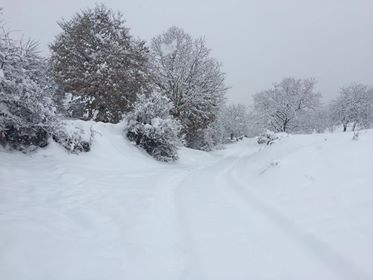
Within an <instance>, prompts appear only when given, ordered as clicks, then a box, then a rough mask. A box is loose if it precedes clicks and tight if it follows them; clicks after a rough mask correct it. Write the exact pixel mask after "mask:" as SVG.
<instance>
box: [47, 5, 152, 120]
mask: <svg viewBox="0 0 373 280" xmlns="http://www.w3.org/2000/svg"><path fill="white" fill-rule="evenodd" d="M59 25H60V27H61V28H62V33H60V34H59V35H58V36H57V37H56V39H55V42H54V43H53V44H51V45H50V48H51V50H52V62H53V74H54V77H55V79H56V82H57V84H58V85H59V86H60V88H61V91H62V92H63V93H69V95H68V98H69V99H68V103H69V110H70V111H72V114H73V116H74V117H78V118H81V119H94V120H97V121H103V122H114V123H115V122H118V121H119V120H121V119H122V115H123V113H125V112H128V111H129V110H130V109H131V107H132V105H133V103H134V102H135V100H136V96H137V95H138V94H140V93H143V92H146V91H147V90H148V87H149V75H148V68H147V63H148V60H147V57H148V49H147V48H146V47H145V42H144V41H140V40H135V39H133V38H132V37H131V35H130V34H129V29H128V28H126V27H125V26H124V20H123V17H122V15H121V14H120V13H114V12H113V11H112V10H110V9H108V8H106V7H105V6H103V5H100V6H96V7H95V8H94V9H87V10H84V11H81V12H80V13H77V14H76V15H75V16H74V17H73V18H72V19H71V20H68V21H62V22H60V23H59Z"/></svg>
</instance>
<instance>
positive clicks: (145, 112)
mask: <svg viewBox="0 0 373 280" xmlns="http://www.w3.org/2000/svg"><path fill="white" fill-rule="evenodd" d="M172 108H173V104H172V102H171V101H170V100H169V99H168V98H167V97H166V96H163V95H162V94H160V93H152V94H150V95H149V96H145V95H140V96H139V97H138V101H137V102H136V103H135V106H134V109H133V111H132V112H130V113H129V114H128V115H127V122H128V127H127V137H128V139H129V140H130V141H133V142H134V143H136V145H138V146H140V147H141V148H143V149H144V150H145V151H146V152H147V153H148V154H150V155H151V156H153V157H154V158H155V159H157V160H159V161H165V162H168V161H174V160H176V159H177V158H178V155H177V147H178V145H179V144H180V141H179V139H178V134H179V132H180V125H179V122H178V121H176V120H175V119H174V118H173V117H172V116H171V115H170V110H172Z"/></svg>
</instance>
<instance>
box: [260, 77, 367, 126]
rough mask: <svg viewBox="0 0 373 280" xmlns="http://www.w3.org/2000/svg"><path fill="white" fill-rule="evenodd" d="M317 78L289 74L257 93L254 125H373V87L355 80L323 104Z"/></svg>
mask: <svg viewBox="0 0 373 280" xmlns="http://www.w3.org/2000/svg"><path fill="white" fill-rule="evenodd" d="M315 84H316V81H315V80H314V79H305V80H301V79H293V78H286V79H284V80H282V81H281V82H280V83H278V84H274V86H273V87H272V88H271V89H268V90H265V91H263V92H259V93H257V94H256V95H255V97H254V110H253V120H254V125H253V127H257V128H259V130H263V129H269V130H272V131H275V132H288V133H311V132H324V131H325V130H326V129H329V130H334V129H335V128H336V127H338V126H342V127H343V131H347V128H348V126H351V129H352V130H353V131H355V129H359V128H369V127H371V126H372V125H373V88H369V87H368V86H367V85H363V84H358V83H353V84H351V85H350V86H347V87H344V88H342V89H341V92H340V95H339V96H338V98H337V99H336V100H334V101H333V102H332V103H331V104H327V105H322V104H321V102H320V98H321V95H320V94H319V93H318V92H316V91H315Z"/></svg>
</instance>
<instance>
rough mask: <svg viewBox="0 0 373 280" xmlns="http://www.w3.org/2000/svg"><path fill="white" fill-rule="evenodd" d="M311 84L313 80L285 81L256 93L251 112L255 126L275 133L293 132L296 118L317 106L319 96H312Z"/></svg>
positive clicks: (313, 85) (315, 93) (292, 79)
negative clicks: (254, 118)
mask: <svg viewBox="0 0 373 280" xmlns="http://www.w3.org/2000/svg"><path fill="white" fill-rule="evenodd" d="M315 83H316V81H315V80H314V79H305V80H302V79H294V78H286V79H284V80H282V81H281V82H280V83H278V84H274V86H273V88H271V89H268V90H265V91H262V92H259V93H257V94H256V95H255V97H254V108H255V114H256V118H257V120H258V122H260V123H261V125H262V126H263V128H264V129H266V128H268V129H270V130H273V131H275V132H292V131H294V130H295V129H296V128H297V125H298V124H297V120H298V116H299V115H301V114H303V113H305V112H307V111H312V110H315V109H317V108H318V106H319V103H320V101H319V100H320V94H319V93H317V92H315Z"/></svg>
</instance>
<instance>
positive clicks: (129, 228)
mask: <svg viewBox="0 0 373 280" xmlns="http://www.w3.org/2000/svg"><path fill="white" fill-rule="evenodd" d="M92 125H93V128H94V130H96V131H97V133H96V137H95V140H94V145H93V149H92V151H91V152H90V153H87V154H81V155H79V156H76V155H68V154H66V153H65V151H64V150H62V148H60V147H59V146H57V145H52V146H50V147H48V148H47V149H44V150H40V151H38V152H36V153H34V154H32V155H23V154H19V153H9V152H4V151H0V279H7V280H13V279H17V280H23V279H27V280H29V279H35V280H40V279H48V280H57V279H61V280H67V279H68V280H74V279H79V280H83V279H89V280H91V279H100V280H101V279H110V280H112V279H113V280H114V279H131V280H136V279H144V280H145V279H159V280H167V279H170V280H171V279H193V280H208V279H211V280H218V279H227V280H229V279H234V280H240V279H242V280H247V279H302V280H304V279H328V280H332V279H351V280H357V279H373V265H372V264H373V172H372V162H373V131H372V130H370V131H363V132H361V134H360V137H359V138H360V139H359V140H358V141H353V140H352V139H351V138H352V134H350V133H335V134H322V135H307V136H306V135H298V136H287V137H283V138H282V139H281V140H280V141H278V142H276V143H275V144H274V145H272V146H259V145H257V144H256V143H255V140H254V139H249V140H245V141H242V142H239V143H237V144H232V145H229V146H228V147H227V148H226V149H225V150H222V151H217V152H213V153H203V152H198V151H193V150H188V149H183V150H182V151H181V156H180V157H181V159H180V161H179V162H177V163H174V164H164V163H158V162H156V161H154V160H153V159H151V158H150V157H149V156H147V155H146V154H145V153H142V152H140V151H139V150H138V149H137V148H136V147H134V146H132V145H131V144H129V143H128V142H127V141H126V140H125V139H124V137H123V135H122V131H121V128H120V126H119V125H109V124H102V123H98V124H93V123H92Z"/></svg>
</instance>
